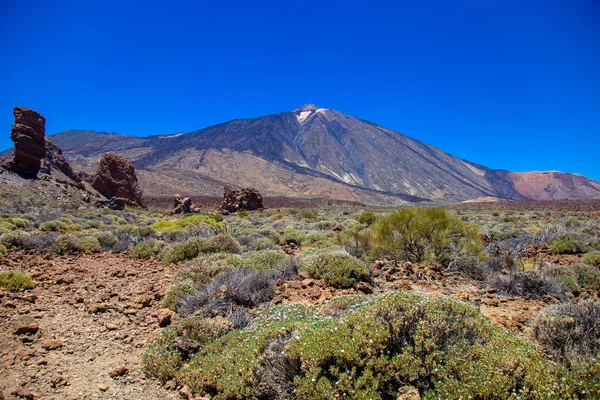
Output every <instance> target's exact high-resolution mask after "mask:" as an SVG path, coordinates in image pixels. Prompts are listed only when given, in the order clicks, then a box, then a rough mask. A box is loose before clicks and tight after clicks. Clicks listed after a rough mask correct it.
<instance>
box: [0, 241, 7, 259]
mask: <svg viewBox="0 0 600 400" xmlns="http://www.w3.org/2000/svg"><path fill="white" fill-rule="evenodd" d="M6 252H7V250H6V247H4V245H2V244H0V258H2V257H4V255H5V254H6Z"/></svg>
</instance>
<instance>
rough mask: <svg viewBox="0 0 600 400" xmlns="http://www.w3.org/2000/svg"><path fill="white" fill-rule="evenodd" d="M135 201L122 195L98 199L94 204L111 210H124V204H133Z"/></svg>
mask: <svg viewBox="0 0 600 400" xmlns="http://www.w3.org/2000/svg"><path fill="white" fill-rule="evenodd" d="M135 205H137V203H134V202H133V201H131V200H129V199H124V198H122V197H111V198H110V199H98V200H96V203H94V206H96V207H97V208H110V209H111V210H124V209H125V206H135Z"/></svg>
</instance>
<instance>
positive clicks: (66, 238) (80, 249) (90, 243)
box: [52, 233, 101, 254]
mask: <svg viewBox="0 0 600 400" xmlns="http://www.w3.org/2000/svg"><path fill="white" fill-rule="evenodd" d="M100 250H101V247H100V243H99V242H98V239H96V238H95V237H93V236H87V235H82V234H71V233H67V234H65V235H61V236H59V237H58V238H57V239H56V241H55V242H54V244H53V246H52V251H54V252H55V253H57V254H75V253H97V252H99V251H100Z"/></svg>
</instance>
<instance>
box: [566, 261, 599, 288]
mask: <svg viewBox="0 0 600 400" xmlns="http://www.w3.org/2000/svg"><path fill="white" fill-rule="evenodd" d="M572 268H573V270H574V271H575V273H576V274H577V282H578V283H579V285H580V286H581V287H582V288H584V289H589V290H600V270H599V269H598V268H596V267H592V266H591V265H585V264H575V265H573V266H572Z"/></svg>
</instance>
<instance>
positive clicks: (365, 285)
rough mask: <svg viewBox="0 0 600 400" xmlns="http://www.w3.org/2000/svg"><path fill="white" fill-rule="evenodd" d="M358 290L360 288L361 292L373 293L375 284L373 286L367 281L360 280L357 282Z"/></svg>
mask: <svg viewBox="0 0 600 400" xmlns="http://www.w3.org/2000/svg"><path fill="white" fill-rule="evenodd" d="M356 290H358V291H359V292H363V293H364V294H371V293H373V286H371V285H370V284H368V283H367V282H358V283H357V284H356Z"/></svg>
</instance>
